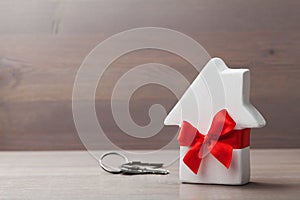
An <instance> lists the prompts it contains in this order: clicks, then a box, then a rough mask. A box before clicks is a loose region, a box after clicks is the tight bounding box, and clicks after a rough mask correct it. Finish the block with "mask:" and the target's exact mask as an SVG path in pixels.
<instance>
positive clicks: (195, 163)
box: [183, 144, 202, 174]
mask: <svg viewBox="0 0 300 200" xmlns="http://www.w3.org/2000/svg"><path fill="white" fill-rule="evenodd" d="M200 147H201V144H197V145H195V146H194V147H192V148H190V149H189V150H188V152H187V153H186V154H185V156H184V158H183V162H184V163H185V164H186V166H187V167H188V168H190V170H192V171H193V172H194V174H197V173H198V170H199V167H200V164H201V161H202V156H201V155H200V153H199V151H200Z"/></svg>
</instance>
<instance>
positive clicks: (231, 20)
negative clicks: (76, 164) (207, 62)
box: [0, 0, 300, 150]
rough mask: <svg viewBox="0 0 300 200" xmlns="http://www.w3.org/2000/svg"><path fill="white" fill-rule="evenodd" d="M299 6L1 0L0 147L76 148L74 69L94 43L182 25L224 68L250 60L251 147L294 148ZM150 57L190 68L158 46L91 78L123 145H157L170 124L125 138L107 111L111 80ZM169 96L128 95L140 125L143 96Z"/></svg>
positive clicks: (165, 94) (145, 104) (167, 99)
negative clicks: (254, 126) (255, 113)
mask: <svg viewBox="0 0 300 200" xmlns="http://www.w3.org/2000/svg"><path fill="white" fill-rule="evenodd" d="M299 7H300V2H299V1H297V0H287V1H280V0H265V1H263V2H262V1H258V0H255V1H242V0H240V1H238V0H229V1H226V3H225V2H219V1H217V0H212V1H204V0H199V1H198V0H188V1H184V2H183V1H179V0H175V1H174V0H173V1H170V0H154V1H151V2H143V1H136V0H113V1H85V2H83V1H79V0H76V1H63V0H61V1H51V0H46V1H38V0H35V1H31V2H24V1H18V0H13V1H8V0H5V1H1V2H0V24H1V26H0V150H51V149H52V150H53V149H56V150H63V149H83V148H84V147H83V145H82V144H81V142H80V140H79V137H78V135H77V133H76V130H75V126H74V122H73V118H72V109H71V96H72V89H73V82H74V78H75V75H76V72H77V70H78V68H79V66H80V64H81V62H82V61H83V59H84V58H85V56H86V55H87V54H88V53H89V52H90V51H91V50H92V49H93V48H94V47H95V46H96V45H97V44H98V43H99V42H101V41H103V40H105V39H106V38H107V37H109V36H111V35H112V34H115V33H118V32H120V31H124V30H127V29H130V28H135V27H144V26H158V27H165V28H171V29H175V30H178V31H181V32H183V33H185V34H187V35H189V36H191V37H192V38H194V39H195V40H196V41H198V42H199V43H201V44H202V45H203V46H204V47H205V48H206V50H207V51H208V52H209V53H210V54H211V55H212V56H218V57H221V58H223V59H224V60H225V61H226V63H227V64H228V66H230V67H232V68H240V67H245V68H249V69H250V70H251V101H252V103H253V104H254V105H255V106H256V107H257V108H258V109H259V110H260V111H261V113H263V115H264V116H265V118H266V120H267V122H268V125H267V126H266V127H265V128H262V129H258V130H253V132H252V137H251V143H252V144H251V145H252V147H255V148H274V147H277V148H293V147H300V134H299V133H300V128H299V126H298V121H299V116H298V114H299V112H300V110H299V109H300V107H299V106H296V105H298V102H299V100H300V99H299V98H300V92H299V89H298V86H299V85H300V71H299V70H300V67H299V63H300V57H299V54H300V25H299V18H300V13H299V11H298V8H299ZM149 62H157V63H163V64H166V65H169V66H171V67H172V68H174V69H176V70H178V71H179V72H180V73H182V74H183V75H184V76H185V77H186V78H187V79H188V80H189V81H190V82H191V81H192V80H193V79H194V78H195V77H196V76H197V72H196V71H195V70H194V69H193V68H192V66H191V65H190V64H189V63H188V62H186V61H185V60H183V59H182V58H180V57H179V56H176V55H173V54H171V53H167V52H162V51H158V50H141V51H137V52H132V53H129V54H127V55H125V56H122V57H120V58H119V59H117V60H116V61H115V62H113V63H112V65H111V66H110V68H109V69H108V70H107V71H106V72H105V74H104V76H103V77H102V79H101V81H100V83H99V85H98V89H97V93H96V110H97V114H98V118H99V120H100V123H102V124H104V125H103V126H104V127H103V128H104V129H105V132H106V134H107V135H108V136H109V137H110V138H111V139H112V141H113V142H116V143H117V144H118V145H119V146H121V147H122V148H127V149H131V148H133V149H143V148H154V149H156V148H160V147H161V146H162V145H164V144H165V143H166V142H168V141H169V140H170V138H171V137H174V136H175V135H176V132H177V129H176V128H174V127H166V128H164V129H163V130H162V131H161V132H160V133H159V135H158V136H157V137H155V138H151V139H148V140H137V139H132V138H131V139H130V138H128V137H127V136H126V134H124V133H122V131H120V130H119V129H118V127H117V126H116V124H115V122H114V120H113V118H112V114H111V110H110V109H108V108H109V107H110V97H111V93H112V89H113V87H114V85H115V83H116V81H117V80H118V79H119V78H120V77H121V76H122V75H123V74H124V73H125V72H127V71H128V70H130V69H132V67H134V66H136V65H139V64H143V63H149ZM178 87H180V86H178ZM120 100H122V99H120ZM176 101H177V100H176V98H175V96H174V95H172V94H171V93H170V92H169V91H167V89H165V88H162V87H157V86H149V87H144V88H141V89H140V90H139V91H137V92H136V94H135V95H134V97H133V98H132V99H131V108H132V116H133V119H134V120H135V121H136V122H137V123H139V124H142V125H143V124H147V123H148V122H149V118H148V117H147V114H148V110H147V108H149V106H150V105H151V104H153V103H161V104H163V105H164V106H165V107H166V110H167V111H169V110H170V109H171V108H172V106H173V105H174V104H175V103H176ZM99 143H100V146H101V147H103V148H106V147H107V146H106V144H105V143H103V144H102V143H101V141H99ZM174 148H177V146H176V147H175V146H174Z"/></svg>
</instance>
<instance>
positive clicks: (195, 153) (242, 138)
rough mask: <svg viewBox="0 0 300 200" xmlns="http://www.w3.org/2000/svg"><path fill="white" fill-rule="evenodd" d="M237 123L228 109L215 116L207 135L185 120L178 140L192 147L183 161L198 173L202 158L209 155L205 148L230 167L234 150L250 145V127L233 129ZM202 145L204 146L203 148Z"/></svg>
mask: <svg viewBox="0 0 300 200" xmlns="http://www.w3.org/2000/svg"><path fill="white" fill-rule="evenodd" d="M235 125H236V123H235V121H234V120H233V119H232V118H231V117H230V115H229V113H228V112H227V110H226V109H223V110H221V111H219V112H218V113H217V114H216V115H215V116H214V118H213V121H212V124H211V127H210V129H209V131H208V133H207V134H206V135H203V134H202V133H200V132H199V131H198V130H197V129H196V128H195V127H193V126H192V125H191V124H190V123H188V122H187V121H183V123H182V126H181V130H180V133H179V136H178V140H179V143H180V146H189V147H190V149H189V150H188V151H187V153H186V154H185V156H184V158H183V162H184V163H185V164H186V165H187V166H188V167H189V168H190V169H191V170H192V171H193V172H194V173H195V174H197V173H198V170H199V167H200V164H201V161H202V159H203V158H204V157H205V156H206V155H207V154H206V155H204V152H205V151H204V150H205V149H207V150H208V151H209V152H210V153H211V154H212V155H213V156H214V157H215V158H216V159H217V160H219V161H220V162H221V163H222V164H223V165H224V166H225V167H226V168H227V169H228V168H229V167H230V164H231V159H232V150H233V149H242V148H245V147H247V146H249V145H250V129H249V128H246V129H242V130H233V128H234V127H235ZM203 145H204V146H203ZM201 147H204V148H202V149H201Z"/></svg>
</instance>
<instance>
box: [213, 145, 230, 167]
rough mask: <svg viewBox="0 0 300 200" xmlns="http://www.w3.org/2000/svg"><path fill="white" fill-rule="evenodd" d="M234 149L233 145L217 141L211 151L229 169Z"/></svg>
mask: <svg viewBox="0 0 300 200" xmlns="http://www.w3.org/2000/svg"><path fill="white" fill-rule="evenodd" d="M232 151H233V147H232V146H231V145H229V144H225V143H222V142H217V143H216V144H215V146H214V147H213V149H212V150H211V151H210V153H211V154H212V155H213V156H214V157H215V158H216V159H217V160H219V161H220V162H221V163H222V164H223V165H224V166H225V167H226V168H227V169H228V168H229V167H230V164H231V160H232Z"/></svg>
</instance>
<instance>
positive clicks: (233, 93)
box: [164, 58, 266, 132]
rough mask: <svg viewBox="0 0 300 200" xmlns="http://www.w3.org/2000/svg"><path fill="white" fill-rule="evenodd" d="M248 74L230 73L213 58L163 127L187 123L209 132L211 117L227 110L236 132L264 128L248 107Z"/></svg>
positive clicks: (254, 112)
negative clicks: (233, 121)
mask: <svg viewBox="0 0 300 200" xmlns="http://www.w3.org/2000/svg"><path fill="white" fill-rule="evenodd" d="M249 94H250V72H249V70H248V69H230V68H228V67H227V66H226V64H225V63H224V61H223V60H222V59H220V58H212V59H211V60H210V61H209V62H208V63H207V64H206V65H205V66H204V68H203V69H202V71H201V72H200V73H199V75H198V76H197V77H196V79H195V80H194V81H193V83H192V84H191V85H190V87H189V88H188V89H187V90H186V92H185V93H184V94H183V96H182V97H181V98H180V99H179V101H178V102H177V104H176V105H175V106H174V108H173V109H172V110H171V111H170V113H169V114H168V115H167V117H166V118H165V121H164V123H165V125H178V126H181V124H182V121H188V122H190V123H191V124H192V125H193V126H195V127H197V128H198V130H200V131H203V132H206V131H208V129H209V127H210V124H211V121H212V118H213V116H214V115H215V114H216V113H217V112H218V111H220V110H221V109H224V108H225V109H227V111H228V112H229V114H230V115H231V117H232V118H233V119H234V120H235V122H236V127H235V129H243V128H258V127H262V126H264V125H265V123H266V122H265V120H264V118H263V116H262V115H261V114H260V113H259V112H258V111H257V109H256V108H255V107H254V106H253V105H252V104H251V103H250V100H249Z"/></svg>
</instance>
